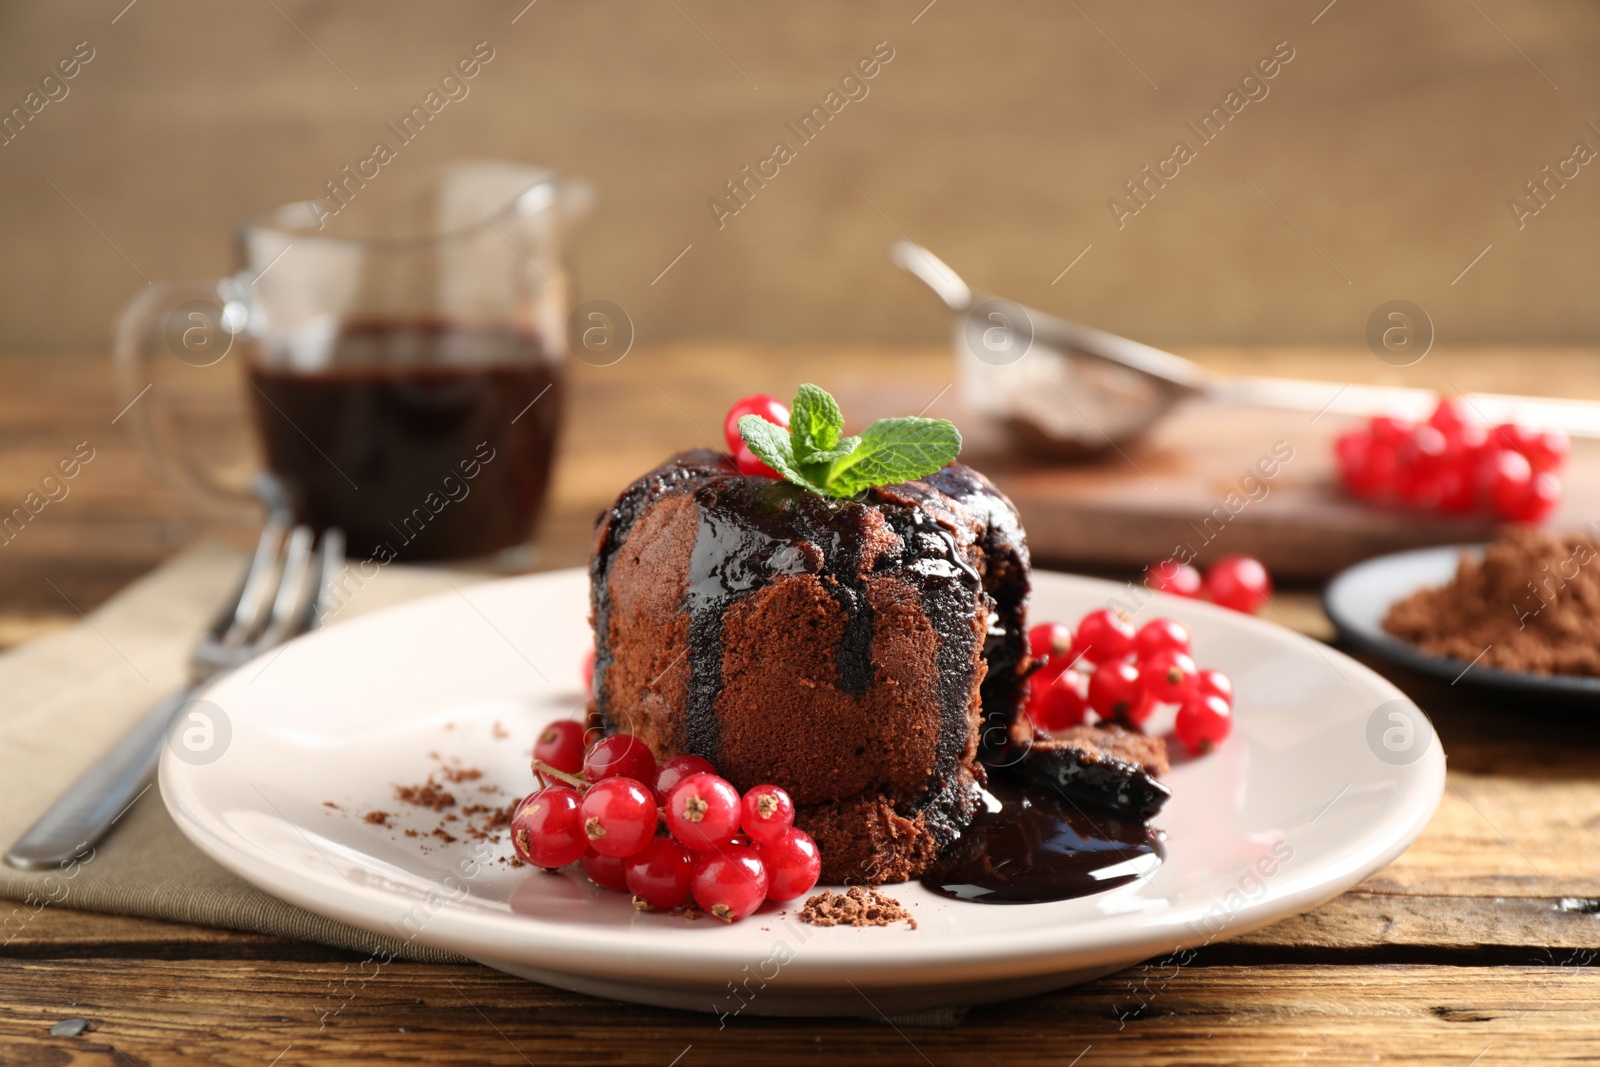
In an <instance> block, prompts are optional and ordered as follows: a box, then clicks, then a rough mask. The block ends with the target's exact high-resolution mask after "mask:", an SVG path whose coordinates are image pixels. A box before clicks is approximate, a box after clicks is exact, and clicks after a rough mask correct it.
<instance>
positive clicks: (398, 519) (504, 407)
mask: <svg viewBox="0 0 1600 1067" xmlns="http://www.w3.org/2000/svg"><path fill="white" fill-rule="evenodd" d="M325 345H326V353H325V355H323V356H322V357H321V358H319V359H318V362H317V366H316V367H315V368H314V369H309V370H303V369H299V368H296V367H294V366H293V365H292V360H272V361H270V362H269V361H263V360H260V359H257V360H255V361H253V362H252V365H251V369H250V374H249V386H250V389H249V392H250V400H251V403H252V405H253V407H254V411H255V419H256V424H257V426H258V428H259V430H260V433H261V438H262V441H263V443H264V446H265V450H266V457H267V465H268V466H269V467H270V468H271V470H272V471H273V472H274V473H275V474H276V475H277V476H278V477H279V478H280V479H282V481H283V482H284V484H285V486H286V488H287V489H288V491H289V494H290V497H291V499H292V500H293V502H294V507H295V512H296V517H297V519H298V520H299V521H301V522H306V523H309V524H310V525H312V526H314V527H316V528H317V529H326V528H328V527H332V526H337V527H339V528H341V529H342V530H344V532H345V535H346V537H347V538H348V543H349V552H350V554H351V555H352V556H358V557H370V558H375V559H379V560H383V561H387V560H389V559H395V558H398V559H402V560H408V561H415V560H436V559H469V558H474V557H481V556H488V555H491V554H493V553H496V552H499V551H501V550H503V549H507V548H511V547H513V546H515V545H519V544H522V543H524V542H526V541H527V540H528V538H529V537H530V536H531V535H532V534H533V531H534V528H535V526H536V525H537V523H538V520H539V515H540V512H541V511H542V510H543V507H544V500H545V496H546V494H547V492H548V489H549V484H550V468H551V461H552V459H553V458H554V453H555V442H556V434H557V431H558V430H559V428H560V422H561V408H562V396H561V392H562V388H561V382H562V373H561V368H560V366H559V365H558V364H557V363H555V362H554V361H553V360H551V359H549V358H547V356H546V353H545V352H544V349H543V347H542V346H541V344H540V343H539V341H538V339H537V338H536V337H535V336H534V335H533V334H531V333H529V332H527V331H524V330H521V329H519V328H517V327H515V326H512V325H510V324H495V325H466V324H460V323H452V322H448V321H443V320H433V319H418V320H406V319H373V320H360V321H355V322H349V323H345V324H342V325H341V327H340V328H339V330H338V332H337V333H336V334H335V335H334V336H333V338H332V339H331V340H330V341H327V342H325Z"/></svg>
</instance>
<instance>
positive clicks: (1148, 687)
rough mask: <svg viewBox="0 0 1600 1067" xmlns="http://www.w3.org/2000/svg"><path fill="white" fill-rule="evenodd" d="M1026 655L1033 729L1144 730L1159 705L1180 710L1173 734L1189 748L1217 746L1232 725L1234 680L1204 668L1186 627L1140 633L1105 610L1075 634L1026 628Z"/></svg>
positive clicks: (1166, 623)
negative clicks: (1110, 726)
mask: <svg viewBox="0 0 1600 1067" xmlns="http://www.w3.org/2000/svg"><path fill="white" fill-rule="evenodd" d="M1028 654H1029V655H1030V656H1032V657H1033V659H1034V660H1035V661H1036V662H1040V663H1041V666H1040V667H1039V668H1038V670H1036V671H1034V673H1033V674H1032V675H1031V676H1030V677H1029V679H1028V686H1029V691H1028V704H1027V715H1028V718H1029V720H1030V721H1031V722H1032V723H1033V726H1034V727H1035V729H1038V730H1042V731H1044V732H1045V733H1047V734H1053V733H1060V732H1062V731H1064V730H1070V729H1071V728H1072V727H1074V726H1081V725H1083V724H1085V723H1086V722H1088V720H1089V716H1090V714H1091V713H1092V714H1093V715H1094V716H1095V718H1096V721H1097V722H1101V723H1106V722H1110V723H1115V724H1117V725H1119V726H1123V727H1126V728H1127V729H1129V730H1134V731H1137V732H1139V733H1143V732H1144V731H1145V727H1146V724H1147V723H1149V722H1150V720H1151V718H1152V716H1153V715H1154V713H1155V711H1156V709H1157V708H1158V707H1160V706H1164V705H1165V706H1173V707H1176V709H1177V715H1176V718H1174V720H1173V732H1174V733H1175V734H1176V735H1177V738H1178V740H1179V741H1181V742H1182V743H1183V746H1184V747H1185V748H1187V749H1188V750H1189V751H1190V752H1193V753H1195V754H1197V755H1198V754H1203V753H1206V752H1209V751H1210V750H1211V749H1212V748H1214V747H1215V746H1217V745H1219V744H1221V743H1222V742H1223V741H1224V740H1225V739H1226V738H1227V736H1228V732H1229V730H1230V729H1232V726H1233V683H1232V682H1230V681H1229V680H1228V676H1227V675H1225V674H1223V673H1222V672H1221V671H1216V670H1202V669H1200V668H1199V667H1198V666H1196V664H1195V661H1194V658H1193V657H1192V656H1191V655H1190V647H1189V630H1188V628H1187V627H1185V626H1184V625H1183V624H1182V623H1180V622H1176V621H1174V620H1172V619H1152V620H1150V621H1149V622H1147V623H1145V624H1144V625H1143V626H1142V627H1140V628H1139V629H1138V630H1135V629H1134V628H1133V624H1132V623H1130V622H1128V620H1126V619H1125V618H1123V617H1122V616H1121V615H1119V614H1117V613H1116V612H1115V611H1112V610H1111V609H1110V608H1099V609H1097V610H1095V611H1091V612H1089V614H1087V615H1085V616H1084V617H1083V618H1082V619H1081V620H1079V622H1078V629H1077V632H1076V633H1074V632H1073V630H1072V629H1071V628H1070V627H1068V626H1067V625H1065V624H1064V623H1059V622H1043V623H1040V624H1038V625H1037V626H1034V627H1032V628H1030V629H1029V630H1028Z"/></svg>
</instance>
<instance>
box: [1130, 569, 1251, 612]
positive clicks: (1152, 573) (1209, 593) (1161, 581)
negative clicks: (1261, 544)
mask: <svg viewBox="0 0 1600 1067" xmlns="http://www.w3.org/2000/svg"><path fill="white" fill-rule="evenodd" d="M1144 584H1145V585H1147V586H1149V587H1150V588H1151V589H1154V590H1155V591H1156V592H1158V593H1171V594H1173V595H1174V596H1187V597H1202V596H1203V597H1205V598H1206V599H1207V600H1209V601H1211V602H1212V603H1213V604H1216V605H1217V606H1218V607H1224V608H1232V609H1233V610H1234V611H1242V612H1244V613H1245V614H1246V615H1254V614H1255V613H1256V612H1258V611H1260V610H1261V607H1262V605H1264V604H1265V603H1266V602H1267V598H1268V597H1270V596H1271V595H1272V575H1271V574H1268V573H1267V567H1266V564H1264V563H1262V562H1261V561H1260V560H1259V559H1256V558H1255V557H1254V556H1223V557H1222V558H1221V559H1219V560H1217V561H1216V562H1215V563H1213V564H1212V565H1211V566H1210V567H1209V568H1207V569H1206V572H1205V575H1204V576H1202V575H1201V574H1200V571H1199V570H1197V569H1196V568H1194V567H1192V566H1190V565H1189V564H1187V563H1182V562H1180V561H1178V560H1175V559H1164V560H1162V561H1161V562H1160V563H1152V564H1150V566H1148V567H1146V568H1145V569H1144Z"/></svg>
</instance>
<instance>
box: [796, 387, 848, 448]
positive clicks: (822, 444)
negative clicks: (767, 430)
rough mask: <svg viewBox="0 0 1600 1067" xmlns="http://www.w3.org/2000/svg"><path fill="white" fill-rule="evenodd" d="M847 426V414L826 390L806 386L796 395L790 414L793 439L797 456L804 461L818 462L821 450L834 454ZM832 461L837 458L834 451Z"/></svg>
mask: <svg viewBox="0 0 1600 1067" xmlns="http://www.w3.org/2000/svg"><path fill="white" fill-rule="evenodd" d="M843 429H844V413H843V412H841V411H840V410H839V404H838V401H836V400H834V399H833V397H832V396H830V395H829V394H828V392H827V390H825V389H821V388H819V387H817V386H815V385H802V386H801V387H800V389H799V391H798V392H796V393H795V394H794V405H793V407H792V408H791V409H790V414H789V438H790V441H791V443H792V444H793V446H794V455H795V458H796V459H797V460H798V461H799V462H800V463H802V464H810V463H814V462H817V461H818V459H820V458H821V457H820V456H818V455H817V454H818V453H832V452H833V451H834V449H836V448H837V447H838V445H839V433H840V431H841V430H843ZM828 458H829V460H832V459H833V458H834V457H833V456H832V455H831V454H830V455H829V456H828Z"/></svg>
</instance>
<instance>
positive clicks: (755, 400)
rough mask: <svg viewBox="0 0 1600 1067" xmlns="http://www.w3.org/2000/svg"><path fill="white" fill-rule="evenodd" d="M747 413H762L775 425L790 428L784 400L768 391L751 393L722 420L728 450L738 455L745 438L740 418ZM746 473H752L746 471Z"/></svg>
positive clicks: (736, 403)
mask: <svg viewBox="0 0 1600 1067" xmlns="http://www.w3.org/2000/svg"><path fill="white" fill-rule="evenodd" d="M746 415H760V416H761V417H762V418H763V419H766V420H767V421H768V422H770V423H772V424H773V425H775V426H782V427H783V428H784V429H786V430H787V429H788V428H789V409H788V408H786V407H784V406H783V403H782V401H780V400H778V399H777V398H776V397H771V396H768V395H767V394H766V393H751V394H750V395H749V396H747V397H743V398H741V399H740V400H738V401H736V402H735V403H734V405H733V407H731V408H729V409H728V414H727V415H726V416H724V417H723V420H722V436H723V438H724V439H726V440H727V442H728V451H729V452H732V453H734V454H735V455H738V453H739V447H740V446H741V445H743V444H744V438H743V437H742V436H741V435H740V433H739V420H740V419H741V418H743V417H744V416H746ZM745 473H747V474H748V473H750V472H748V471H746V472H745Z"/></svg>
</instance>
